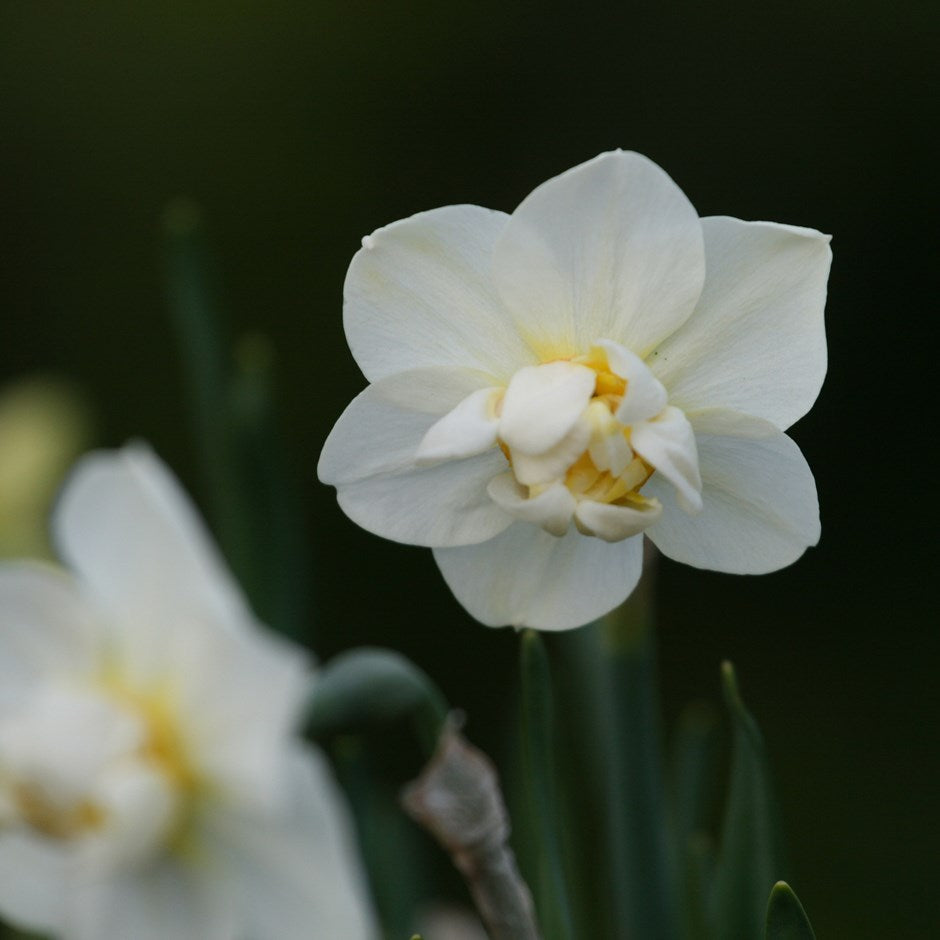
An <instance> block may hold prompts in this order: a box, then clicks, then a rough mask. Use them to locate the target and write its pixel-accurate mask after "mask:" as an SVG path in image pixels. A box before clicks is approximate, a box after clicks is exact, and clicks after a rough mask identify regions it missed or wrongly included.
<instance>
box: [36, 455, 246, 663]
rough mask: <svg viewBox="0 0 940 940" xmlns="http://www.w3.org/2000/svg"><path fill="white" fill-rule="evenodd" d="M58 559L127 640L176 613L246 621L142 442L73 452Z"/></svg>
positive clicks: (59, 522)
mask: <svg viewBox="0 0 940 940" xmlns="http://www.w3.org/2000/svg"><path fill="white" fill-rule="evenodd" d="M52 526H53V535H54V538H55V542H56V545H57V547H58V550H59V553H60V554H61V556H62V558H63V560H64V561H65V562H66V563H67V564H68V565H69V566H70V567H71V568H72V569H73V570H74V571H75V572H76V574H77V575H78V577H79V579H80V580H81V581H82V582H83V584H84V585H85V586H87V588H88V589H89V590H90V593H91V594H92V596H93V597H94V598H95V599H96V600H98V601H100V602H101V603H102V604H103V605H104V606H105V608H106V609H107V610H108V612H109V613H110V614H111V615H112V618H113V620H114V621H115V622H118V621H120V623H121V625H122V634H123V637H124V639H125V640H127V641H129V642H131V641H133V633H134V631H137V634H138V638H139V639H140V641H141V643H142V644H144V645H145V646H149V645H150V644H151V643H152V641H153V639H154V636H155V635H157V636H165V631H166V630H167V629H168V628H170V627H171V625H172V624H173V623H174V622H176V621H178V620H180V619H182V618H187V617H189V618H192V617H197V618H202V619H204V620H209V621H213V622H215V623H219V624H226V625H227V626H226V629H240V628H243V627H245V626H246V625H249V624H254V622H255V621H254V618H253V616H252V614H251V613H250V611H249V609H248V607H247V604H246V602H245V599H244V595H243V594H242V592H241V589H240V588H239V587H238V585H237V584H236V583H235V581H234V579H233V578H232V576H231V574H230V572H229V570H228V568H227V566H226V565H225V562H224V561H223V560H222V558H221V556H220V555H219V553H218V550H217V549H216V547H215V545H214V544H213V543H212V541H211V539H210V538H209V535H208V533H207V532H206V529H205V526H204V525H203V522H202V520H201V519H200V518H199V516H198V515H197V514H196V511H195V510H194V508H193V506H192V504H191V503H190V502H189V499H188V498H187V496H186V494H185V493H183V491H182V489H181V488H180V486H179V484H178V483H177V482H176V480H175V479H174V478H173V477H172V475H171V474H170V472H169V471H168V470H167V469H166V467H165V466H164V465H163V463H161V461H160V460H159V459H157V457H156V456H155V455H154V454H153V452H152V451H151V450H150V449H149V448H148V447H146V446H145V445H143V444H136V445H131V446H128V447H125V448H123V449H122V450H120V451H118V452H117V454H116V455H115V454H112V453H105V452H95V453H92V454H89V455H88V456H86V457H84V458H83V459H82V460H81V461H79V463H78V465H77V466H76V468H75V470H74V471H73V472H72V475H71V476H70V477H69V479H68V482H67V484H66V486H65V488H64V489H63V491H62V495H61V497H60V498H59V503H58V505H57V506H56V509H55V511H54V513H53V519H52Z"/></svg>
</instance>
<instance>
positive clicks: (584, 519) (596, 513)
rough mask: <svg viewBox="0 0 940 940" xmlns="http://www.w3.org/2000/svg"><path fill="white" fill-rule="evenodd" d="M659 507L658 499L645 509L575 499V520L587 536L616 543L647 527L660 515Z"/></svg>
mask: <svg viewBox="0 0 940 940" xmlns="http://www.w3.org/2000/svg"><path fill="white" fill-rule="evenodd" d="M662 508H663V507H662V506H661V505H660V504H659V502H658V500H651V501H650V505H649V506H648V507H646V508H644V509H636V508H634V507H632V506H615V505H613V504H612V503H597V502H595V501H594V500H592V499H582V500H580V501H579V502H578V508H577V510H576V512H575V521H576V522H577V525H578V528H579V529H580V530H581V531H582V532H584V533H585V534H586V535H593V536H595V537H596V538H599V539H603V540H604V541H605V542H619V541H620V540H621V539H626V538H629V537H630V536H632V535H639V534H640V533H641V532H644V531H645V530H646V529H648V528H649V527H650V526H651V525H652V524H653V523H654V522H655V521H656V520H657V519H658V518H659V515H660V513H661V512H662Z"/></svg>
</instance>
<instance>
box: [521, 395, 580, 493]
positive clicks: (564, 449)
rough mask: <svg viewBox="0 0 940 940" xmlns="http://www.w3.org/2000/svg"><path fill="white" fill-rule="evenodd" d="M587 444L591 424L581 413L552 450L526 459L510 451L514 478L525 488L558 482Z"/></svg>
mask: <svg viewBox="0 0 940 940" xmlns="http://www.w3.org/2000/svg"><path fill="white" fill-rule="evenodd" d="M590 441H591V422H590V420H589V418H588V415H587V412H585V413H584V414H582V416H581V418H580V419H579V420H578V421H577V423H576V424H575V426H574V427H573V428H572V429H571V430H570V431H569V432H568V435H567V436H566V437H564V438H562V439H561V440H560V441H559V442H558V443H557V444H556V445H555V446H554V447H552V448H551V449H550V450H547V451H545V452H544V453H542V454H538V455H537V456H535V457H530V456H528V455H527V454H522V453H519V452H518V451H515V450H513V451H510V456H511V457H512V469H513V472H514V473H515V474H516V479H517V480H519V482H520V483H525V484H526V486H542V485H544V484H545V483H552V482H553V481H555V480H559V479H561V478H562V477H563V476H564V475H565V474H566V473H567V472H568V468H569V467H570V466H571V465H572V464H573V463H574V462H575V461H576V460H577V459H578V458H579V457H580V456H581V455H582V454H583V453H584V451H585V450H586V449H587V447H588V444H589V443H590Z"/></svg>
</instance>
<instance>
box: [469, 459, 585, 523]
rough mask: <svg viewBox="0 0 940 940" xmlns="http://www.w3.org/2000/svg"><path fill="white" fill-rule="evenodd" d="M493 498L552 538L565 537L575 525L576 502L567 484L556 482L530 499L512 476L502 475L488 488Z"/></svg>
mask: <svg viewBox="0 0 940 940" xmlns="http://www.w3.org/2000/svg"><path fill="white" fill-rule="evenodd" d="M486 491H487V493H489V494H490V497H491V499H492V500H493V501H494V502H495V503H496V504H497V505H498V506H500V507H502V508H503V509H505V510H506V512H508V513H509V514H510V515H512V516H513V517H515V518H516V519H519V520H521V521H522V522H532V523H535V525H539V526H541V527H542V528H543V529H545V531H546V532H551V534H552V535H558V536H561V535H564V534H565V532H567V531H568V526H569V525H571V517H572V515H574V510H575V500H574V497H573V496H572V495H571V491H570V490H569V489H568V487H567V486H565V485H564V483H554V484H553V485H551V486H549V487H547V488H546V489H544V490H543V491H542V492H541V493H539V494H538V495H537V496H533V497H529V496H528V495H527V494H526V491H525V489H524V488H523V487H521V486H520V485H519V484H518V483H517V482H516V479H515V477H514V475H513V474H512V473H502V474H500V475H499V476H498V477H494V478H493V479H492V480H490V483H489V486H487V488H486Z"/></svg>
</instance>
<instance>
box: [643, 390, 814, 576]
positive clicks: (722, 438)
mask: <svg viewBox="0 0 940 940" xmlns="http://www.w3.org/2000/svg"><path fill="white" fill-rule="evenodd" d="M693 427H694V429H695V437H696V442H697V445H698V456H699V467H700V470H701V474H702V484H703V489H702V502H703V509H702V512H701V513H699V514H698V515H694V516H693V515H689V514H688V513H685V512H683V511H682V510H681V509H679V508H678V507H676V506H675V505H674V504H672V503H671V502H670V501H669V499H668V489H669V484H668V482H667V481H665V480H663V479H661V478H660V476H659V474H654V475H653V476H652V477H651V478H650V480H649V482H648V483H647V484H646V486H644V488H643V495H644V496H650V497H659V499H660V500H661V501H662V502H663V507H664V508H663V514H662V516H661V517H660V519H659V520H658V521H657V522H656V524H655V525H654V526H652V527H651V528H650V529H649V531H648V533H647V535H649V537H650V539H652V541H653V542H654V543H655V544H656V546H657V547H658V548H659V549H660V551H661V552H662V553H663V554H664V555H668V556H669V557H670V558H672V559H674V560H675V561H679V562H683V563H684V564H688V565H694V566H695V567H697V568H708V569H711V570H714V571H726V572H729V573H731V574H764V573H766V572H769V571H776V570H777V569H778V568H784V567H786V566H787V565H789V564H791V563H792V562H794V561H796V559H797V558H799V557H800V556H801V555H802V554H803V552H804V551H805V550H806V549H807V548H808V547H809V546H811V545H815V544H816V542H817V541H818V540H819V531H820V530H819V506H818V502H817V498H816V483H815V481H814V479H813V474H812V471H811V470H810V469H809V466H808V465H807V463H806V460H805V458H804V457H803V454H802V453H801V452H800V449H799V448H798V447H797V445H796V444H795V443H794V442H793V441H792V440H791V439H790V438H789V437H787V436H786V435H785V434H784V433H783V432H782V431H780V430H779V429H777V428H776V427H775V426H774V425H773V424H771V423H770V422H769V421H764V420H762V419H760V418H754V417H750V416H748V415H742V414H739V413H736V412H732V411H727V410H723V409H715V410H712V411H707V412H701V413H700V414H698V415H696V416H695V418H694V421H693Z"/></svg>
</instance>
